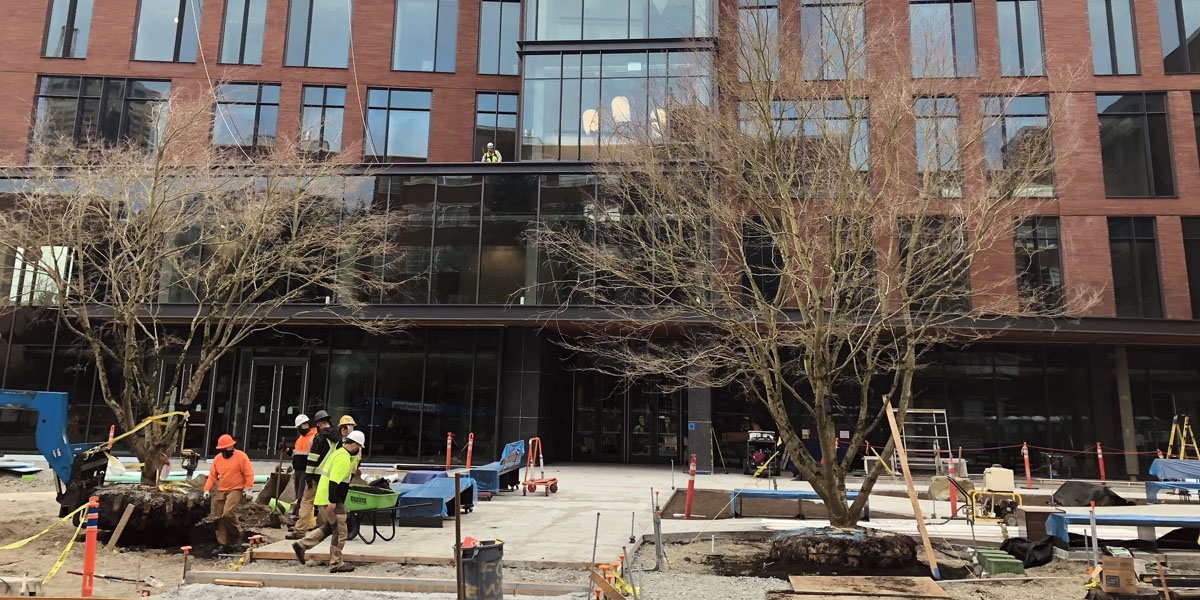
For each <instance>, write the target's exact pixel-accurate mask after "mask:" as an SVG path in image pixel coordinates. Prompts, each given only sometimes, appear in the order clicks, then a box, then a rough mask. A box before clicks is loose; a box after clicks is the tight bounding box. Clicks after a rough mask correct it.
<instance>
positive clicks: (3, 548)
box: [0, 504, 87, 550]
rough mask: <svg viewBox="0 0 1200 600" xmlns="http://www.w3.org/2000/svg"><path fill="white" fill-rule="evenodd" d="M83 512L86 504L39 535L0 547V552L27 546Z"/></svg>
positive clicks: (82, 520)
mask: <svg viewBox="0 0 1200 600" xmlns="http://www.w3.org/2000/svg"><path fill="white" fill-rule="evenodd" d="M84 510H87V505H86V504H84V505H83V506H80V507H79V508H77V509H75V510H73V511H71V513H70V514H68V515H67V516H65V517H63V518H61V519H59V520H58V521H56V522H55V523H54V524H53V525H51V526H49V527H47V528H45V529H43V530H42V532H41V533H38V534H35V535H32V536H30V537H27V538H25V539H23V540H20V541H17V542H13V543H11V544H9V545H7V546H0V550H16V549H17V548H20V547H21V546H24V545H25V544H28V543H29V542H32V541H33V540H36V539H38V538H40V537H42V536H43V535H46V532H48V531H50V530H51V529H54V528H55V527H58V526H59V525H61V524H62V523H63V522H64V521H66V520H67V519H70V518H71V517H74V516H75V515H77V514H79V513H80V512H82V511H84ZM85 520H86V519H82V518H81V519H79V522H80V523H83V522H84V521H85ZM78 532H79V531H78V529H76V533H78ZM72 539H74V538H72Z"/></svg>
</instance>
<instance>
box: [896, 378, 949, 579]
mask: <svg viewBox="0 0 1200 600" xmlns="http://www.w3.org/2000/svg"><path fill="white" fill-rule="evenodd" d="M883 411H884V412H885V413H887V419H888V426H889V427H891V429H892V441H893V442H895V447H896V450H895V452H896V456H898V457H899V458H900V467H901V469H903V470H904V484H905V486H907V487H908V497H909V499H910V500H912V507H913V516H914V517H916V519H917V531H919V532H921V543H922V544H924V545H925V559H926V560H928V561H929V570H930V571H932V572H933V578H934V579H941V578H942V575H941V573H940V572H939V571H938V565H937V555H936V554H934V553H933V544H931V543H929V532H928V531H926V530H925V517H924V516H922V514H921V503H920V502H918V501H917V490H916V489H914V488H913V480H912V472H911V471H909V469H908V454H907V453H906V452H905V451H904V440H903V439H902V438H901V437H900V428H899V427H897V426H896V415H895V414H894V413H893V412H892V402H891V400H888V397H887V396H884V397H883Z"/></svg>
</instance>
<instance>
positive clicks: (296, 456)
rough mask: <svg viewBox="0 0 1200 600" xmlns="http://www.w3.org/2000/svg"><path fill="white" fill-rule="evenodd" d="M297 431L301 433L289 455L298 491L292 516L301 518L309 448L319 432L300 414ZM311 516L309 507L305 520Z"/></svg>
mask: <svg viewBox="0 0 1200 600" xmlns="http://www.w3.org/2000/svg"><path fill="white" fill-rule="evenodd" d="M296 431H297V432H299V435H297V436H296V444H295V445H294V446H293V447H291V448H288V454H291V455H292V488H293V489H294V490H296V502H295V503H293V504H292V514H293V516H295V517H297V518H299V517H300V501H301V500H302V499H303V498H304V473H305V472H306V471H307V470H308V448H309V446H311V445H312V440H313V438H314V437H316V435H317V430H316V429H315V428H314V427H313V426H312V424H311V423H309V420H308V415H305V414H299V415H296ZM314 493H315V492H314ZM311 515H312V507H311V506H309V512H308V514H307V515H305V518H306V519H311V518H312V516H311Z"/></svg>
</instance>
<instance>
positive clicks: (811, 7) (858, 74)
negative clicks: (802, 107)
mask: <svg viewBox="0 0 1200 600" xmlns="http://www.w3.org/2000/svg"><path fill="white" fill-rule="evenodd" d="M846 7H854V8H857V9H858V11H857V12H858V21H859V24H860V25H862V27H860V28H859V30H858V39H857V40H856V41H855V43H856V44H858V45H860V46H862V48H861V49H860V50H859V52H858V54H857V56H858V58H859V59H860V61H859V64H854V65H845V64H842V65H836V64H832V63H834V60H833V59H832V58H830V57H829V56H827V55H826V54H825V51H826V50H827V48H824V47H822V45H821V44H818V45H817V46H816V50H817V51H818V52H820V53H821V55H820V56H819V61H817V63H816V65H815V66H816V67H819V68H820V73H815V72H813V71H812V70H811V69H812V68H813V67H814V64H813V63H810V62H808V61H807V60H803V61H802V64H801V68H802V69H803V71H804V73H803V78H804V80H805V81H844V80H846V79H863V78H865V77H866V76H867V73H868V65H867V64H866V61H867V58H868V57H867V52H866V51H867V48H866V43H867V41H866V37H867V28H866V18H867V7H866V2H865V0H800V7H799V10H800V12H799V14H800V36H801V42H800V43H801V46H800V47H801V52H802V53H803V52H804V51H805V50H807V49H810V48H812V46H809V45H808V41H807V40H806V39H804V37H805V28H806V23H807V22H808V20H809V19H808V15H809V14H812V13H814V12H815V13H817V14H818V15H819V18H818V19H817V24H818V31H817V37H818V39H819V40H824V39H825V28H826V26H827V19H826V17H825V11H826V9H829V8H834V9H837V8H846ZM834 58H836V57H834ZM835 67H840V68H841V69H843V70H844V72H843V73H833V72H832V71H833V69H834V68H835Z"/></svg>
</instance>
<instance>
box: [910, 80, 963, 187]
mask: <svg viewBox="0 0 1200 600" xmlns="http://www.w3.org/2000/svg"><path fill="white" fill-rule="evenodd" d="M913 113H914V115H915V117H916V119H915V126H916V140H917V173H918V174H919V175H920V178H921V179H920V184H921V190H922V192H923V193H926V194H933V195H938V196H944V197H959V196H962V161H961V157H960V155H959V150H958V100H956V99H954V98H917V99H916V100H915V101H914V102H913Z"/></svg>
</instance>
